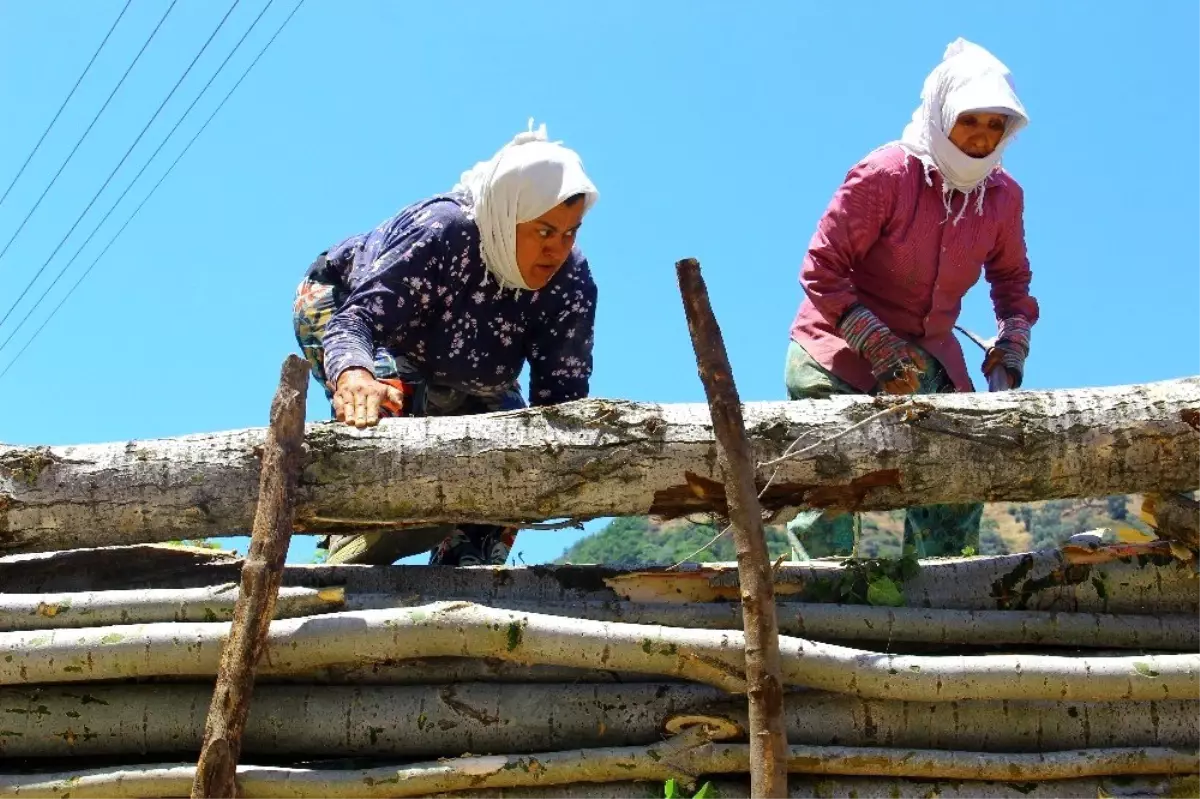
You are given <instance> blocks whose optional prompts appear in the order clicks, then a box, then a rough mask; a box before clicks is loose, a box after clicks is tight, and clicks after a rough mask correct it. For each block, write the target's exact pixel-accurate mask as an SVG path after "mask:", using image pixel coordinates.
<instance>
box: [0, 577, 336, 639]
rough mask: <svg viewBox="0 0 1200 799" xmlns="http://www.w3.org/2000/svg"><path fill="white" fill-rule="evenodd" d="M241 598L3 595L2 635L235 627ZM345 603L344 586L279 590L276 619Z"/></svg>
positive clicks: (231, 590) (220, 590)
mask: <svg viewBox="0 0 1200 799" xmlns="http://www.w3.org/2000/svg"><path fill="white" fill-rule="evenodd" d="M239 596H241V594H240V592H239V590H238V586H237V585H236V584H235V583H226V584H225V585H213V586H209V587H207V588H174V589H172V588H159V589H153V588H151V589H141V590H133V591H82V592H79V593H66V594H0V632H4V631H8V630H52V629H61V628H64V627H104V626H107V625H112V624H150V623H153V622H160V621H232V620H233V617H234V607H235V605H236V603H237V600H238V597H239ZM345 600H346V591H345V589H343V588H342V587H341V586H337V587H332V588H302V587H287V588H281V589H280V590H279V594H278V597H277V601H276V603H275V618H277V619H287V618H294V617H296V616H309V615H312V614H317V613H324V612H326V611H331V610H342V609H344V608H345V607H346V603H345Z"/></svg>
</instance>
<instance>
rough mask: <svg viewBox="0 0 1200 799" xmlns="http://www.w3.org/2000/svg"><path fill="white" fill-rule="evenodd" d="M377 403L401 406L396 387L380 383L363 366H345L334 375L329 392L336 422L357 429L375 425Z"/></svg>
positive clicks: (400, 393)
mask: <svg viewBox="0 0 1200 799" xmlns="http://www.w3.org/2000/svg"><path fill="white" fill-rule="evenodd" d="M380 406H385V407H388V409H393V408H403V407H404V394H403V393H402V392H401V391H400V389H398V388H396V387H394V386H391V385H387V384H386V383H381V382H379V381H378V380H376V379H375V377H374V375H372V374H371V373H370V372H369V371H367V370H366V369H361V368H353V369H347V370H346V371H344V372H342V373H341V375H339V376H338V381H337V389H336V390H335V391H334V394H333V412H334V413H335V414H336V415H337V419H338V421H339V422H345V423H346V424H348V425H352V426H354V427H357V428H359V429H360V430H361V429H362V428H364V427H374V426H375V425H377V424H379V409H380Z"/></svg>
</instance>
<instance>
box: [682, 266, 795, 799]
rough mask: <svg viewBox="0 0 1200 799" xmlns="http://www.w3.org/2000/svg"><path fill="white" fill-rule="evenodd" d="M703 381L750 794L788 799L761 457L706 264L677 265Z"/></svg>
mask: <svg viewBox="0 0 1200 799" xmlns="http://www.w3.org/2000/svg"><path fill="white" fill-rule="evenodd" d="M675 269H676V271H677V273H678V275H679V290H680V292H681V293H682V295H683V308H684V312H685V313H686V315H687V323H688V331H689V332H690V333H691V335H692V346H693V347H694V349H695V351H696V363H697V366H698V367H699V371H700V381H701V382H702V383H703V384H704V393H705V394H706V395H707V396H708V407H709V410H710V411H711V413H712V420H713V432H714V434H715V435H716V439H717V453H718V460H719V463H720V465H721V470H722V472H723V473H724V479H725V496H726V500H727V502H728V505H729V519H730V521H731V522H733V541H734V546H735V547H736V549H737V562H738V580H739V584H740V586H741V598H742V626H743V629H744V630H745V632H746V685H747V694H748V695H749V698H750V712H749V722H750V795H751V796H755V797H760V796H764V797H768V796H769V797H779V796H787V795H788V791H787V731H786V728H785V727H784V722H783V677H782V669H781V665H780V658H779V628H778V627H777V625H776V621H775V591H774V586H773V582H772V579H771V561H770V558H769V556H768V554H767V541H766V536H765V534H764V533H763V523H762V506H761V505H760V504H759V501H758V487H757V482H756V479H755V469H754V460H753V458H752V457H751V454H750V443H749V441H748V440H747V438H746V426H745V423H744V422H743V420H742V401H741V399H740V398H739V397H738V393H737V386H736V385H734V382H733V371H732V369H730V366H729V357H728V355H727V354H726V352H725V341H724V338H723V337H722V336H721V328H720V326H719V325H718V324H717V318H716V316H715V315H714V314H713V311H712V305H711V304H710V303H709V300H708V289H707V288H706V287H705V285H704V278H703V277H702V276H701V275H700V263H699V262H698V261H696V260H695V259H693V258H685V259H684V260H682V261H679V262H678V263H677V264H675Z"/></svg>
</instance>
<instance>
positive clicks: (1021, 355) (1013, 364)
mask: <svg viewBox="0 0 1200 799" xmlns="http://www.w3.org/2000/svg"><path fill="white" fill-rule="evenodd" d="M1030 327H1031V325H1030V324H1029V320H1027V319H1026V318H1025V317H1023V316H1013V317H1010V318H1008V319H1002V320H1000V325H999V332H998V333H997V335H996V343H995V344H993V345H992V346H991V347H990V348H989V349H988V351H987V354H986V355H985V356H984V358H983V373H984V375H986V376H987V378H988V384H989V385H991V384H993V383H994V382H996V380H995V378H993V372H994V371H995V370H996V369H999V368H1000V367H1004V371H1005V373H1006V374H1007V376H1008V384H1009V387H1010V388H1020V386H1021V382H1022V380H1023V379H1024V376H1025V359H1026V358H1027V357H1029V331H1030Z"/></svg>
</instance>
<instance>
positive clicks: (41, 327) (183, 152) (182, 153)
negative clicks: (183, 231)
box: [0, 0, 304, 379]
mask: <svg viewBox="0 0 1200 799" xmlns="http://www.w3.org/2000/svg"><path fill="white" fill-rule="evenodd" d="M302 5H304V0H298V2H297V3H296V6H295V8H293V9H292V12H291V13H290V14H288V15H287V18H286V19H284V21H283V22H282V23H281V24H280V26H279V27H278V28H276V30H275V33H274V34H272V36H271V38H270V39H269V40H268V41H267V43H266V44H265V45H263V48H262V49H261V50H259V51H258V55H256V56H255V57H254V60H253V61H251V62H250V65H249V66H248V67H246V69H245V71H243V72H242V75H241V77H240V78H238V79H237V83H235V84H233V88H231V89H230V90H229V91H228V92H227V93H226V95H225V97H223V98H222V99H221V102H220V103H218V104H217V107H216V108H215V109H213V112H212V113H211V114H209V116H208V119H206V120H204V124H203V125H201V126H200V129H199V130H197V131H196V133H195V135H193V136H192V138H191V140H190V141H188V143H187V145H186V146H185V147H184V148H183V150H181V151H180V153H179V155H177V156H175V160H174V161H172V162H171V165H170V166H169V167H167V171H166V172H164V173H163V175H162V177H160V178H159V179H158V182H157V183H155V184H154V187H153V188H152V189H150V192H149V193H148V194H147V195H146V196H145V197H144V198H143V199H142V201H141V202H140V203H138V207H137V208H134V209H133V213H132V214H130V215H129V218H128V219H126V220H125V224H123V225H121V229H120V230H118V231H117V232H116V233H115V234H114V235H113V237H112V238H111V239H109V240H108V243H107V244H105V245H104V249H103V250H101V251H100V254H99V255H97V256H96V257H95V259H93V260H92V262H91V264H89V265H88V268H87V269H85V270H84V271H83V274H81V275H80V276H79V279H78V280H76V281H75V283H74V285H72V286H71V288H70V289H68V290H67V293H66V294H64V295H63V298H62V299H61V300H59V301H58V304H57V305H55V306H54V310H52V311H50V314H49V315H48V316H47V317H46V318H45V319H44V320H42V323H41V325H39V326H38V329H37V330H35V331H33V335H32V336H30V337H29V340H28V341H26V342H25V346H23V347H21V349H19V350H18V351H17V354H16V355H14V356H13V359H12V360H11V361H9V362H8V366H5V367H4V370H3V371H0V379H2V378H3V377H4V376H5V375H6V374H8V372H9V370H10V369H12V368H13V364H15V363H16V362H17V361H18V360H20V358H21V356H22V355H24V354H25V350H27V349H29V345H30V344H32V343H33V342H34V340H35V339H37V337H38V335H39V334H40V333H41V332H42V331H43V330H45V329H46V325H48V324H50V320H51V319H53V318H54V316H55V314H57V313H58V311H59V309H60V308H62V307H63V305H65V304H66V302H67V300H68V299H70V298H71V295H72V294H74V293H75V289H77V288H79V284H81V283H83V281H84V279H85V278H87V276H88V275H89V274H91V271H92V270H93V269H94V268H95V267H96V264H98V263H100V259H101V258H103V257H104V255H105V253H107V252H108V250H109V248H110V247H112V246H113V244H115V243H116V241H117V239H119V238H120V237H121V234H122V233H124V232H125V228H127V227H129V223H130V222H132V221H133V220H134V218H136V217H137V215H138V212H140V211H141V210H142V208H143V207H144V206H145V205H146V203H147V202H148V201H149V200H150V198H151V197H153V196H154V192H156V191H158V187H159V186H161V185H162V184H163V181H165V180H166V179H167V176H168V175H170V174H171V172H172V171H173V170H174V169H175V166H176V165H177V164H178V163H179V162H180V160H182V159H183V157H184V156H185V155H187V151H188V150H190V149H191V148H192V145H193V144H195V143H196V139H198V138H200V134H201V133H203V132H204V130H205V128H207V127H208V125H209V123H210V122H212V121H213V117H215V116H216V115H217V114H218V112H220V110H221V109H222V108H224V107H225V103H226V102H228V101H229V98H230V97H232V96H233V93H234V92H235V91H237V88H238V87H239V86H241V85H242V81H244V80H245V79H246V76H247V75H249V74H250V70H252V69H254V65H255V64H257V63H258V61H259V59H261V58H262V57H263V55H265V54H266V52H267V49H268V48H270V46H271V45H272V44H274V42H275V39H276V38H278V36H279V34H281V33H283V29H284V28H286V27H287V24H288V23H289V22H291V21H292V17H294V16H296V12H297V11H299V10H300V6H302Z"/></svg>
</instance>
